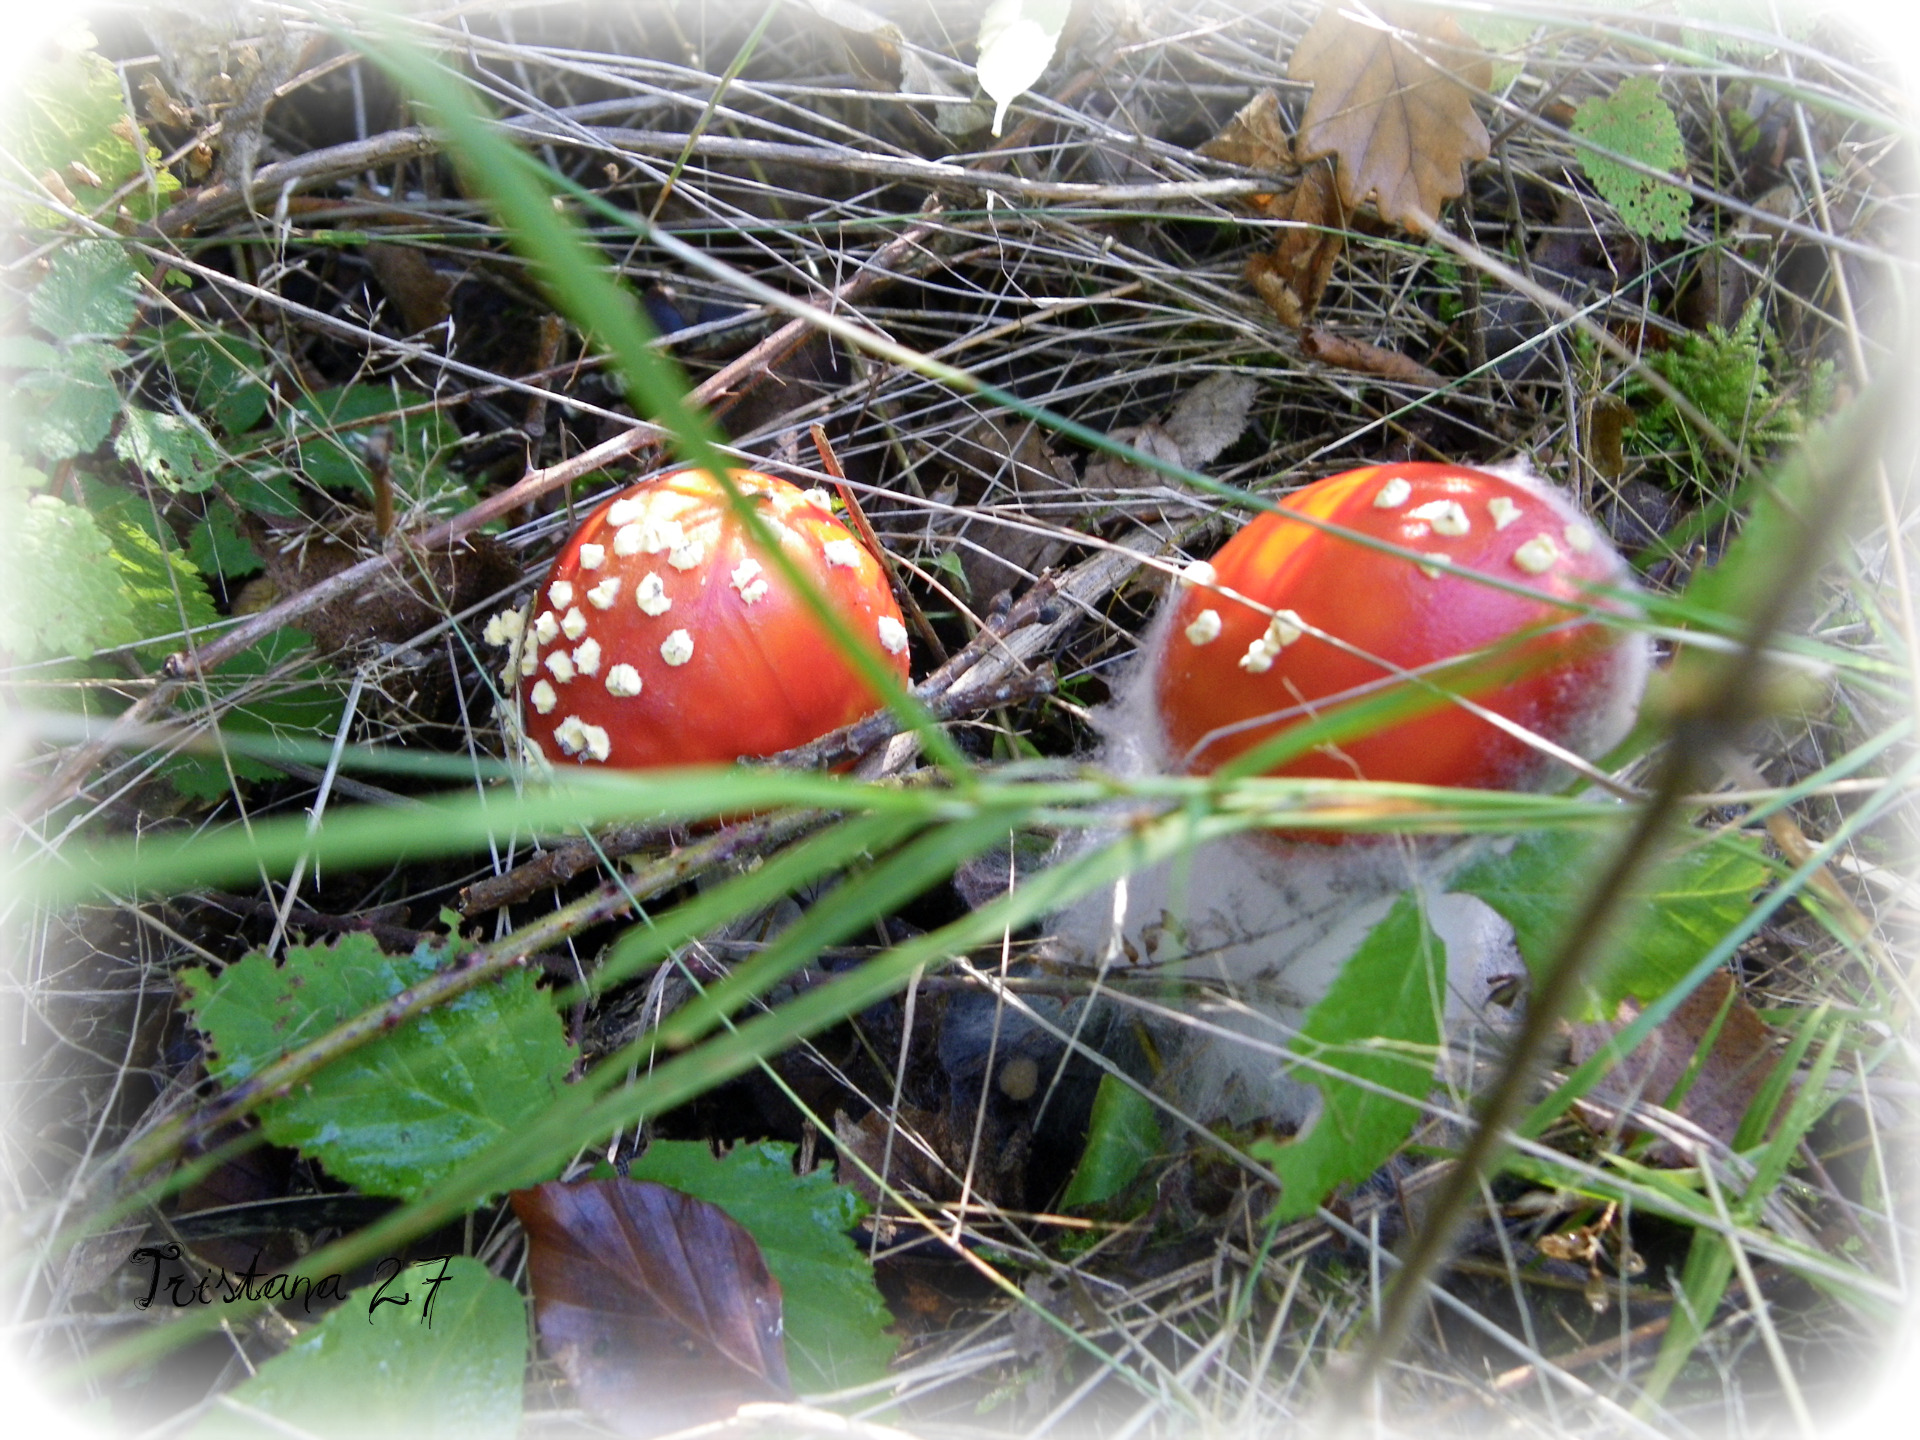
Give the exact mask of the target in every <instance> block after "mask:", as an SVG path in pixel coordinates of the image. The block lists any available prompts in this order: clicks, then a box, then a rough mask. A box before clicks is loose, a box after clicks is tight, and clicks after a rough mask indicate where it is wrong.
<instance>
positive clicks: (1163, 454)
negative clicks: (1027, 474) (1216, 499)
mask: <svg viewBox="0 0 1920 1440" xmlns="http://www.w3.org/2000/svg"><path fill="white" fill-rule="evenodd" d="M1259 388H1260V387H1259V385H1258V383H1257V382H1256V381H1255V380H1254V379H1253V377H1252V376H1250V375H1236V374H1233V373H1231V372H1229V371H1217V372H1215V373H1214V374H1212V375H1209V376H1207V377H1206V379H1204V380H1202V381H1201V382H1200V383H1199V384H1198V385H1195V386H1194V387H1193V388H1192V389H1191V390H1189V391H1187V393H1186V394H1184V395H1182V396H1181V397H1180V401H1179V403H1178V404H1177V405H1175V406H1174V407H1173V409H1172V411H1171V412H1169V413H1168V415H1167V417H1166V418H1165V419H1164V420H1161V421H1157V422H1150V423H1148V424H1146V425H1129V426H1124V427H1123V428H1121V429H1118V430H1115V431H1113V432H1112V438H1113V439H1115V440H1118V441H1121V442H1123V443H1124V444H1128V445H1132V446H1134V447H1135V448H1136V449H1139V450H1144V451H1146V452H1147V454H1149V455H1152V456H1154V457H1155V458H1157V459H1161V460H1165V461H1166V462H1167V463H1168V464H1171V465H1180V466H1183V467H1185V468H1186V469H1188V470H1199V469H1203V468H1204V467H1205V466H1206V465H1208V464H1209V463H1210V462H1211V461H1212V460H1213V459H1214V458H1215V457H1217V456H1218V455H1219V454H1220V452H1221V451H1222V450H1225V449H1226V448H1227V447H1228V446H1229V445H1231V444H1232V443H1233V442H1234V441H1236V440H1238V439H1239V438H1240V432H1241V431H1243V430H1245V429H1246V428H1247V411H1248V410H1249V409H1251V408H1252V405H1253V397H1254V395H1255V393H1256V392H1257V391H1258V390H1259ZM1172 483H1173V482H1172V481H1170V480H1168V479H1167V477H1166V476H1164V475H1161V474H1158V473H1157V472H1155V471H1152V470H1148V469H1146V468H1144V467H1142V466H1139V465H1135V464H1134V463H1133V462H1132V461H1130V460H1123V459H1121V458H1119V457H1118V456H1115V455H1107V454H1100V455H1096V456H1094V457H1093V458H1092V459H1090V460H1088V461H1087V473H1086V478H1085V481H1084V484H1085V487H1086V488H1087V489H1088V490H1091V491H1094V492H1097V493H1106V492H1111V491H1119V490H1139V489H1143V488H1154V487H1159V486H1162V485H1171V484H1172Z"/></svg>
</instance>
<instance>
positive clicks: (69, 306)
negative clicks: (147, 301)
mask: <svg viewBox="0 0 1920 1440" xmlns="http://www.w3.org/2000/svg"><path fill="white" fill-rule="evenodd" d="M139 291H140V277H139V276H138V274H136V273H135V271H134V268H133V262H132V261H131V260H129V259H127V256H126V252H125V251H123V250H122V249H121V248H120V247H119V246H118V245H116V244H114V243H113V241H111V240H76V241H74V242H73V243H72V244H71V245H66V246H63V247H61V249H59V250H58V251H56V252H55V253H54V256H53V259H52V260H51V261H50V262H48V268H47V275H46V278H45V279H44V280H42V281H41V282H40V284H39V286H38V287H37V288H36V289H35V290H34V292H33V297H32V298H31V299H30V300H28V301H27V314H28V315H30V316H31V317H32V318H33V323H34V324H36V325H38V326H39V327H40V328H41V329H42V330H45V331H46V332H47V333H48V334H50V335H52V336H54V337H55V338H56V339H60V340H75V339H79V338H81V337H84V336H94V337H101V336H104V337H106V338H107V339H118V338H119V337H120V336H121V335H124V334H125V333H126V331H127V327H128V326H130V325H132V324H133V321H134V317H135V316H136V315H138V314H139V313H140V308H139V305H138V304H137V303H136V300H135V297H136V296H137V295H138V294H139Z"/></svg>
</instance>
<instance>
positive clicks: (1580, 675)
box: [1152, 464, 1647, 788]
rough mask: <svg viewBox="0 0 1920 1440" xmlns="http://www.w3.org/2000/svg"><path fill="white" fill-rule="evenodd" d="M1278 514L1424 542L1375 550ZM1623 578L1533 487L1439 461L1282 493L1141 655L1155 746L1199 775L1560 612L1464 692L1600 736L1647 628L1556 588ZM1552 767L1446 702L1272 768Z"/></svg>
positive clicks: (1621, 721) (1577, 523) (1595, 740)
mask: <svg viewBox="0 0 1920 1440" xmlns="http://www.w3.org/2000/svg"><path fill="white" fill-rule="evenodd" d="M1287 512H1291V515H1305V516H1311V517H1313V518H1314V519H1316V520H1322V521H1326V522H1329V523H1331V524H1335V525H1339V526H1341V527H1343V528H1345V529H1348V530H1352V531H1355V532H1357V533H1359V534H1363V535H1366V536H1369V537H1373V538H1376V539H1379V540H1383V541H1386V542H1389V543H1391V544H1394V545H1398V546H1401V547H1403V548H1405V549H1407V550H1414V551H1419V552H1421V553H1422V554H1423V555H1426V556H1428V557H1430V558H1429V559H1428V560H1427V561H1425V562H1422V561H1417V560H1413V559H1407V558H1404V557H1402V556H1398V555H1390V554H1384V553H1382V552H1380V551H1378V550H1374V549H1370V548H1368V547H1367V546H1364V545H1360V544H1356V543H1355V542H1353V541H1351V540H1346V539H1343V538H1341V537H1339V536H1336V535H1332V534H1329V533H1327V532H1326V531H1324V530H1320V529H1317V528H1315V527H1314V526H1312V525H1309V524H1306V523H1304V522H1303V521H1301V520H1297V519H1293V518H1291V517H1290V514H1289V513H1287ZM1463 572H1473V573H1477V574H1480V575H1484V576H1487V577H1489V578H1491V579H1493V580H1497V581H1500V582H1502V584H1503V585H1505V586H1514V585H1519V586H1524V587H1525V589H1526V593H1522V594H1515V593H1514V592H1513V591H1512V590H1511V589H1506V588H1499V587H1496V586H1494V585H1488V584H1483V583H1480V582H1479V581H1476V580H1474V579H1472V578H1471V576H1470V575H1469V574H1466V573H1463ZM1630 584H1631V577H1630V575H1629V572H1628V569H1627V566H1626V564H1625V562H1623V561H1622V560H1621V559H1620V557H1619V555H1618V554H1616V553H1615V551H1614V550H1613V547H1612V546H1611V545H1610V544H1608V543H1607V541H1606V539H1605V538H1604V537H1603V536H1601V535H1600V534H1599V532H1598V531H1596V530H1595V529H1594V528H1593V527H1592V525H1590V524H1589V523H1588V522H1587V521H1586V520H1585V519H1584V518H1582V517H1581V515H1580V514H1579V512H1578V511H1577V510H1576V509H1575V508H1574V506H1573V505H1572V504H1571V503H1570V502H1569V501H1567V500H1565V499H1563V498H1562V497H1561V496H1559V495H1558V494H1556V493H1554V492H1553V491H1551V490H1550V489H1548V488H1547V487H1546V486H1545V485H1544V484H1530V483H1527V482H1524V481H1521V480H1516V479H1512V478H1508V477H1506V476H1502V475H1493V474H1488V473H1487V472H1485V471H1481V470H1469V469H1464V468H1462V467H1459V466H1454V465H1433V464H1409V465H1378V466H1373V467H1370V468H1368V469H1365V470H1350V471H1348V472H1347V473H1345V474H1343V475H1335V476H1332V477H1330V478H1328V479H1326V480H1322V481H1319V482H1318V483H1317V484H1313V485H1309V486H1307V487H1306V488H1305V489H1303V490H1299V491H1296V492H1294V493H1293V494H1291V495H1289V496H1287V497H1286V499H1285V501H1284V502H1283V510H1282V513H1278V514H1274V513H1269V514H1264V515H1261V516H1260V517H1259V518H1258V519H1256V520H1254V521H1253V522H1252V523H1251V524H1249V525H1248V526H1247V527H1246V528H1245V529H1243V530H1242V531H1240V533H1239V534H1237V535H1235V536H1234V537H1233V538H1232V539H1231V540H1229V541H1228V542H1227V544H1226V545H1225V546H1224V547H1223V548H1222V549H1221V551H1220V553H1219V554H1218V555H1216V556H1214V558H1213V560H1212V562H1211V563H1210V564H1208V563H1204V562H1203V563H1200V564H1196V565H1194V566H1191V567H1189V569H1188V571H1187V573H1186V575H1185V577H1183V583H1182V584H1181V585H1180V587H1179V590H1178V592H1177V594H1176V596H1175V597H1174V601H1173V607H1172V608H1173V613H1172V615H1171V617H1170V623H1169V624H1168V625H1167V626H1166V628H1165V629H1164V631H1163V632H1162V634H1161V637H1160V641H1159V650H1158V654H1157V656H1156V657H1155V659H1154V660H1153V662H1152V663H1153V664H1154V665H1155V667H1156V669H1155V671H1154V674H1153V676H1152V683H1153V693H1154V698H1155V700H1156V702H1157V704H1158V707H1159V716H1160V723H1161V728H1162V739H1163V741H1164V744H1165V748H1166V754H1167V756H1168V757H1169V759H1170V761H1171V763H1172V765H1173V767H1174V768H1175V769H1179V770H1185V771H1188V772H1194V773H1207V772H1210V771H1212V770H1214V769H1216V768H1218V767H1219V766H1221V765H1224V764H1226V763H1227V762H1228V761H1230V760H1232V759H1233V758H1234V757H1236V756H1238V755H1240V754H1242V753H1244V752H1246V751H1247V750H1250V749H1252V748H1253V747H1254V746H1256V745H1259V744H1261V743H1263V742H1265V741H1266V740H1268V739H1270V738H1271V737H1273V736H1274V735H1276V734H1278V733H1279V732H1281V731H1282V730H1283V729H1286V728H1287V727H1289V726H1291V725H1296V724H1300V723H1303V722H1304V721H1305V720H1307V719H1310V718H1312V717H1313V716H1315V715H1320V714H1324V713H1325V712H1326V710H1327V709H1328V708H1330V707H1332V706H1334V705H1336V704H1338V703H1340V702H1342V701H1345V700H1349V699H1356V698H1359V697H1361V696H1364V695H1367V694H1371V693H1377V692H1378V691H1379V690H1380V689H1381V687H1382V686H1383V684H1384V685H1393V684H1395V683H1396V682H1395V679H1394V677H1395V676H1396V675H1397V674H1399V673H1401V672H1404V671H1409V670H1417V669H1420V668H1421V667H1425V666H1431V665H1433V664H1435V663H1436V662H1440V661H1445V660H1448V659H1451V658H1454V657H1457V656H1462V655H1467V654H1470V653H1472V652H1474V651H1477V650H1481V649H1483V648H1485V647H1487V646H1491V645H1494V644H1496V643H1497V642H1500V641H1502V640H1505V639H1508V638H1509V637H1511V636H1513V635H1515V634H1516V633H1517V632H1520V631H1525V630H1531V629H1535V628H1537V627H1555V628H1551V629H1547V630H1545V631H1544V632H1543V633H1541V634H1539V635H1536V636H1534V637H1532V638H1530V639H1528V640H1525V641H1523V642H1521V643H1520V644H1519V645H1518V646H1516V647H1514V648H1513V649H1512V650H1510V651H1508V652H1506V653H1505V654H1503V655H1502V657H1501V659H1500V662H1499V664H1500V665H1501V667H1502V670H1503V672H1504V673H1503V674H1502V675H1498V676H1495V677H1493V678H1492V679H1491V680H1489V681H1488V682H1487V683H1486V684H1485V685H1483V686H1482V688H1480V689H1478V690H1468V691H1466V692H1465V693H1466V696H1467V698H1468V699H1470V700H1471V701H1473V702H1474V703H1475V704H1477V705H1479V706H1481V707H1484V708H1485V709H1487V710H1490V711H1492V712H1494V713H1496V714H1499V715H1501V716H1504V717H1506V718H1507V719H1508V720H1511V721H1514V722H1515V723H1517V724H1518V725H1520V726H1522V727H1524V728H1525V729H1526V730H1528V731H1530V732H1532V733H1533V734H1535V735H1539V736H1542V737H1544V738H1546V739H1547V740H1550V741H1553V742H1554V743H1556V744H1558V745H1560V746H1563V747H1565V748H1567V749H1569V750H1573V751H1576V752H1581V751H1584V752H1588V753H1593V752H1597V751H1599V750H1603V749H1605V748H1606V747H1608V746H1610V745H1612V744H1613V743H1615V742H1616V741H1617V740H1618V739H1619V738H1620V737H1621V736H1622V735H1624V733H1625V731H1626V728H1627V726H1628V725H1630V724H1631V721H1632V716H1633V711H1634V708H1635V706H1636V705H1637V704H1638V703H1639V698H1640V691H1641V689H1642V687H1643V685H1644V683H1645V678H1646V668H1647V646H1646V641H1645V639H1644V637H1642V636H1640V635H1637V634H1635V633H1633V632H1632V631H1631V630H1629V629H1627V628H1624V627H1620V626H1614V625H1608V624H1605V623H1604V622H1601V621H1597V620H1588V621H1586V622H1585V623H1579V624H1567V623H1565V622H1567V621H1569V620H1570V619H1573V618H1574V616H1575V612H1574V611H1573V610H1571V609H1569V607H1568V605H1567V604H1565V603H1561V602H1569V601H1570V602H1574V603H1575V604H1578V605H1581V606H1590V605H1593V604H1595V603H1601V604H1604V603H1605V601H1604V600H1603V599H1599V598H1598V597H1596V596H1595V595H1594V594H1592V593H1591V592H1590V591H1589V590H1588V589H1587V587H1589V586H1594V585H1600V586H1612V587H1625V586H1629V585H1630ZM1242 597H1244V598H1242ZM1249 602H1251V603H1249ZM1315 632H1318V633H1315ZM1323 637H1325V638H1323ZM1336 640H1337V641H1339V642H1341V643H1340V644H1334V643H1332V642H1333V641H1336ZM1516 669H1517V670H1518V671H1519V673H1518V674H1517V677H1516V673H1515V672H1516ZM1503 681H1504V683H1502V682H1503ZM1398 683H1407V682H1404V681H1403V682H1398ZM1441 683H1442V684H1443V685H1444V684H1447V683H1448V682H1447V681H1446V680H1445V679H1444V677H1443V679H1442V682H1441ZM1451 683H1452V684H1453V685H1454V686H1458V685H1460V683H1461V682H1460V681H1459V680H1458V679H1455V680H1454V681H1452V682H1451ZM1550 763H1551V762H1550V761H1549V760H1547V759H1544V758H1543V757H1542V755H1541V753H1540V752H1539V751H1538V750H1536V749H1535V748H1534V747H1532V746H1530V745H1528V744H1527V742H1526V741H1525V740H1523V739H1521V738H1520V737H1518V736H1516V735H1513V734H1511V733H1508V732H1507V731H1505V730H1503V729H1501V728H1500V727H1498V726H1496V725H1494V724H1492V723H1491V722H1489V721H1488V720H1486V719H1484V718H1482V717H1481V716H1478V715H1475V714H1474V713H1472V711H1471V710H1469V709H1468V708H1466V707H1464V706H1462V705H1459V704H1455V703H1453V702H1452V701H1442V702H1440V703H1439V704H1437V705H1435V706H1433V707H1432V708H1428V709H1425V710H1423V711H1422V713H1420V714H1418V715H1415V716H1412V717H1410V718H1408V719H1406V720H1403V721H1400V722H1398V723H1395V724H1391V725H1389V726H1387V727H1385V728H1383V729H1380V730H1377V731H1374V732H1373V733H1370V734H1368V735H1365V736H1362V737H1359V738H1356V739H1351V740H1346V741H1343V742H1341V744H1340V745H1339V746H1338V747H1337V749H1334V748H1332V747H1327V748H1318V749H1314V750H1311V751H1308V752H1306V753H1304V754H1301V755H1298V756H1296V757H1294V758H1293V759H1291V760H1289V761H1287V762H1286V763H1284V764H1282V765H1279V766H1277V767H1275V768H1274V769H1273V770H1272V771H1271V772H1270V773H1272V774H1275V775H1290V776H1321V777H1328V778H1344V779H1355V778H1358V779H1365V780H1387V781H1400V782H1404V783H1409V784H1423V785H1459V786H1473V787H1491V788H1510V787H1518V786H1522V785H1525V784H1527V783H1530V782H1532V781H1534V780H1536V779H1537V778H1538V777H1539V776H1540V775H1541V774H1542V773H1543V772H1544V771H1546V770H1547V769H1548V768H1549V767H1550Z"/></svg>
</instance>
